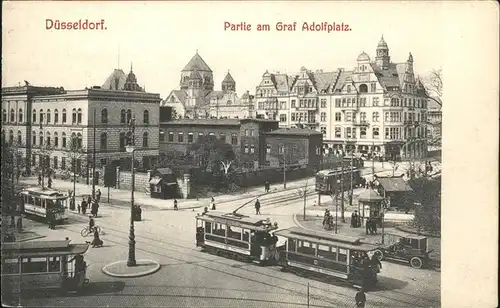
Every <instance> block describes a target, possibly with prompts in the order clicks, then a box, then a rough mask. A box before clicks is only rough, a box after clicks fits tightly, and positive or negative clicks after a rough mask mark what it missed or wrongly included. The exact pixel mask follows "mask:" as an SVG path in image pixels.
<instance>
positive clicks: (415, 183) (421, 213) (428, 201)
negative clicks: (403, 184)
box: [409, 177, 441, 232]
mask: <svg viewBox="0 0 500 308" xmlns="http://www.w3.org/2000/svg"><path fill="white" fill-rule="evenodd" d="M409 184H410V186H411V188H412V189H413V191H414V197H415V200H416V201H417V202H416V206H415V217H414V219H413V225H414V226H415V227H417V228H418V230H419V231H420V230H425V231H430V232H440V231H441V178H437V179H428V178H426V177H420V178H414V179H412V180H410V181H409Z"/></svg>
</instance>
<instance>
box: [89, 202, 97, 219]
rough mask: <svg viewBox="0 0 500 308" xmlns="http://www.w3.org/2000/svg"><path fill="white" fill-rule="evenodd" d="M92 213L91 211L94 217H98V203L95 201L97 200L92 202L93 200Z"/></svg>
mask: <svg viewBox="0 0 500 308" xmlns="http://www.w3.org/2000/svg"><path fill="white" fill-rule="evenodd" d="M90 213H91V214H92V215H93V216H94V217H97V203H96V202H95V200H92V202H91V210H90Z"/></svg>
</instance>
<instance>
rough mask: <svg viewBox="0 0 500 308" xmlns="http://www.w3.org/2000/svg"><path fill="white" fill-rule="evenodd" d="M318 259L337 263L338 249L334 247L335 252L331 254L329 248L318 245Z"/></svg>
mask: <svg viewBox="0 0 500 308" xmlns="http://www.w3.org/2000/svg"><path fill="white" fill-rule="evenodd" d="M318 257H320V258H321V257H323V258H327V259H330V260H332V261H337V248H336V247H333V252H331V251H330V247H329V246H325V245H320V244H318Z"/></svg>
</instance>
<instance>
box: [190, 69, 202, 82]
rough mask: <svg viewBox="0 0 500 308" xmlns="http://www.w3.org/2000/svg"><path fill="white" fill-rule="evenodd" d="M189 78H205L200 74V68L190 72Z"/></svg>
mask: <svg viewBox="0 0 500 308" xmlns="http://www.w3.org/2000/svg"><path fill="white" fill-rule="evenodd" d="M189 78H191V79H199V80H202V79H203V78H202V77H201V75H200V72H198V69H194V71H192V72H191V73H190V74H189Z"/></svg>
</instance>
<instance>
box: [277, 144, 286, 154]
mask: <svg viewBox="0 0 500 308" xmlns="http://www.w3.org/2000/svg"><path fill="white" fill-rule="evenodd" d="M278 153H279V154H283V153H285V147H284V146H282V145H280V146H279V148H278Z"/></svg>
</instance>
